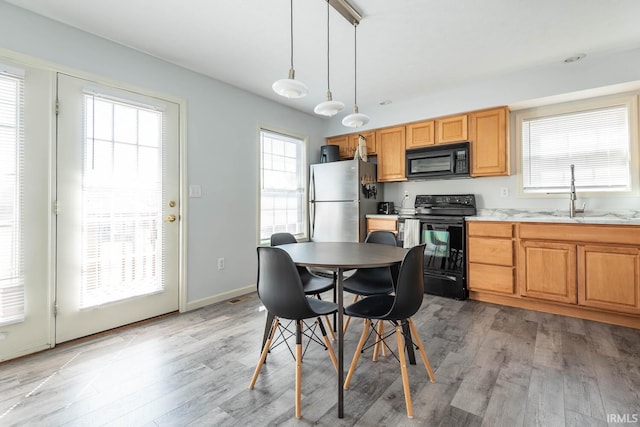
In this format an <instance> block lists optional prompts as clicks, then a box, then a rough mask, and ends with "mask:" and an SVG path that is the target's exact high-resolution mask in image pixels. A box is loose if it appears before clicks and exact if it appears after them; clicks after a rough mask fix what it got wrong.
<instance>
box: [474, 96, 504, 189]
mask: <svg viewBox="0 0 640 427" xmlns="http://www.w3.org/2000/svg"><path fill="white" fill-rule="evenodd" d="M508 135H509V110H508V108H507V107H500V108H493V109H490V110H483V111H476V112H473V113H471V114H470V115H469V141H470V143H471V176H474V177H480V176H501V175H509V173H510V170H509V166H510V161H509V140H508Z"/></svg>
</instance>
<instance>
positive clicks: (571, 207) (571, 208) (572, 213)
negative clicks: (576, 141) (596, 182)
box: [569, 165, 587, 218]
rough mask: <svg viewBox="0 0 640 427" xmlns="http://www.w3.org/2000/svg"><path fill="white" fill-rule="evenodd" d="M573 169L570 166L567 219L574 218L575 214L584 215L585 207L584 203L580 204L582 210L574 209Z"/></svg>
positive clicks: (574, 185) (574, 181)
mask: <svg viewBox="0 0 640 427" xmlns="http://www.w3.org/2000/svg"><path fill="white" fill-rule="evenodd" d="M574 168H575V166H574V165H571V192H570V193H569V198H570V200H569V218H574V217H575V216H576V214H577V213H581V214H584V210H585V208H586V207H587V204H586V203H583V204H582V209H576V179H575V175H574V172H573V169H574Z"/></svg>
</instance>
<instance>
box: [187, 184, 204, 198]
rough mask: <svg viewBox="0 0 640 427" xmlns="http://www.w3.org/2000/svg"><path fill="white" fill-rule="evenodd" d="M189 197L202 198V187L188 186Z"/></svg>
mask: <svg viewBox="0 0 640 427" xmlns="http://www.w3.org/2000/svg"><path fill="white" fill-rule="evenodd" d="M189 197H202V187H201V186H200V185H190V186H189Z"/></svg>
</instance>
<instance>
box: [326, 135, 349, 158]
mask: <svg viewBox="0 0 640 427" xmlns="http://www.w3.org/2000/svg"><path fill="white" fill-rule="evenodd" d="M327 145H337V146H338V147H340V158H341V159H347V158H349V157H353V151H352V150H351V146H350V145H349V135H340V136H334V137H331V138H327Z"/></svg>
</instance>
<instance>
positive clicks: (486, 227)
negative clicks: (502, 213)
mask: <svg viewBox="0 0 640 427" xmlns="http://www.w3.org/2000/svg"><path fill="white" fill-rule="evenodd" d="M467 232H468V234H469V236H484V237H507V238H510V237H512V236H513V223H511V222H484V221H469V222H467Z"/></svg>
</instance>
